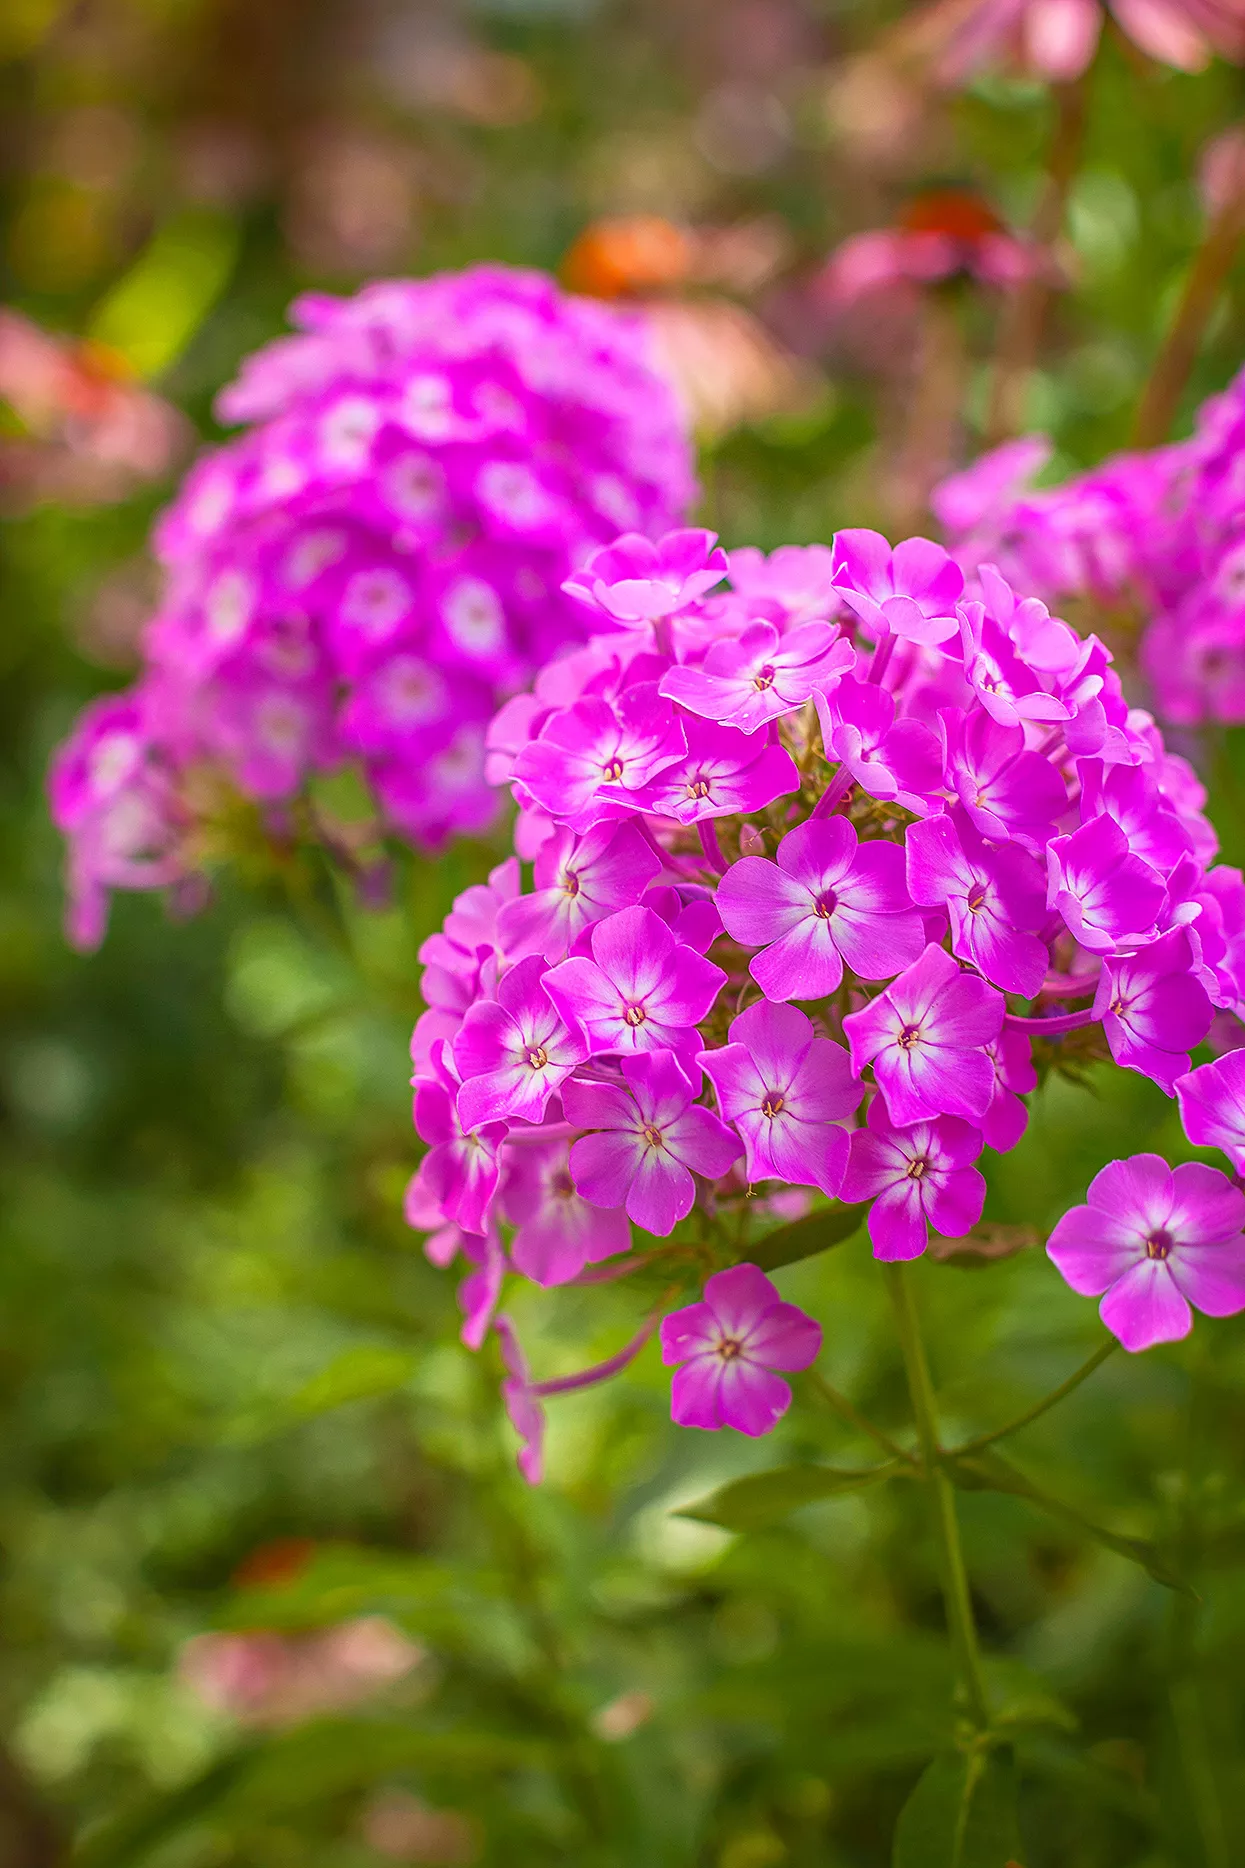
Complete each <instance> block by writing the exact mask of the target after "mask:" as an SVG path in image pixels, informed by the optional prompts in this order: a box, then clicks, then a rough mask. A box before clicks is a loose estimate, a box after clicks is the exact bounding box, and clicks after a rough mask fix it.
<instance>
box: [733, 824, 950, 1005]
mask: <svg viewBox="0 0 1245 1868" xmlns="http://www.w3.org/2000/svg"><path fill="white" fill-rule="evenodd" d="M718 909H719V912H720V913H721V916H722V920H723V922H724V924H725V926H726V930H727V932H728V933H729V934H730V935H731V937H732V938H733V939H734V940H737V941H740V942H742V943H743V945H745V946H748V947H760V948H761V949H762V951H761V952H760V953H758V954H756V955H754V957H753V959H752V961H751V962H750V964H749V969H748V970H749V971H750V973H751V974H752V977H753V978H754V979H755V980H756V982H757V984H758V985H759V986H760V988H761V990H762V992H764V994H765V996H766V998H768V999H820V998H821V997H822V996H823V995H824V994H826V993H828V992H833V991H834V990H835V988H836V987H837V986H838V984H839V982H840V980H841V979H842V977H843V963H844V961H846V962H847V965H848V966H849V967H851V969H852V971H853V972H854V973H857V974H858V975H859V976H860V977H861V978H862V979H886V978H888V977H889V976H890V975H891V974H893V973H897V972H899V970H900V969H901V968H902V967H904V966H907V965H908V963H909V962H910V961H912V960H915V959H916V957H917V955H918V954H919V953H920V951H921V948H922V945H923V942H924V932H923V924H922V921H921V917H920V915H919V914H918V913H917V912H916V911H915V909H914V908H913V907H912V903H911V900H910V898H909V896H908V891H907V887H906V885H905V882H904V860H903V851H902V850H901V849H900V848H899V846H898V845H897V844H894V843H887V842H884V841H882V840H880V839H878V840H874V841H871V842H868V843H860V842H859V840H858V838H857V835H856V831H855V828H854V827H853V826H852V825H851V824H850V823H849V822H848V821H847V819H846V818H844V817H824V818H812V819H810V820H809V821H808V822H807V823H804V824H800V825H798V826H797V828H796V829H795V830H791V831H788V833H787V835H786V836H785V837H784V838H783V840H782V842H781V843H780V844H779V846H778V851H777V861H776V862H770V861H768V859H767V858H765V857H760V856H745V857H743V858H741V860H740V861H739V862H737V863H733V864H732V865H731V867H730V868H729V869H728V870H727V872H726V874H725V875H724V876H723V878H722V880H721V882H720V883H719V884H718Z"/></svg>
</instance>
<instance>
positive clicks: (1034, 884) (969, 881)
mask: <svg viewBox="0 0 1245 1868" xmlns="http://www.w3.org/2000/svg"><path fill="white" fill-rule="evenodd" d="M906 850H907V880H908V893H909V895H910V896H911V897H912V899H913V901H914V902H917V903H919V904H920V906H921V907H923V908H936V907H945V908H946V910H947V913H948V914H949V915H950V917H951V947H952V951H953V952H955V953H957V954H958V955H959V956H960V958H961V959H962V960H971V961H972V963H973V965H974V966H975V967H976V968H977V970H978V971H979V972H980V973H982V974H984V976H985V977H986V979H988V980H989V981H990V982H991V983H992V984H993V985H995V986H999V987H1001V988H1002V990H1003V991H1004V992H1017V993H1020V994H1021V995H1022V996H1023V997H1024V998H1026V999H1031V998H1032V997H1033V995H1034V994H1035V993H1036V992H1037V990H1038V988H1039V986H1040V985H1041V984H1042V981H1043V979H1044V978H1045V977H1046V969H1047V965H1048V964H1049V959H1050V955H1049V952H1048V950H1047V947H1046V944H1045V942H1044V941H1041V940H1039V939H1038V938H1037V934H1036V929H1038V928H1040V927H1041V926H1042V924H1043V922H1044V921H1045V919H1046V889H1045V877H1044V876H1043V874H1042V871H1041V870H1040V869H1039V868H1038V865H1037V864H1036V862H1035V861H1034V860H1033V858H1032V857H1031V856H1029V855H1028V854H1027V853H1026V852H1025V851H1024V850H1022V849H1021V848H1020V846H1019V845H1018V844H1015V843H1004V844H993V845H992V844H988V843H986V842H984V841H983V839H982V838H981V837H980V836H979V835H978V833H977V831H976V830H975V829H974V828H973V826H972V824H971V823H970V822H969V821H968V819H967V818H965V817H963V816H961V815H960V814H959V813H955V814H953V815H952V814H947V815H943V816H939V817H928V818H926V819H925V820H924V822H923V823H919V824H912V825H910V826H909V829H908V834H907V839H906Z"/></svg>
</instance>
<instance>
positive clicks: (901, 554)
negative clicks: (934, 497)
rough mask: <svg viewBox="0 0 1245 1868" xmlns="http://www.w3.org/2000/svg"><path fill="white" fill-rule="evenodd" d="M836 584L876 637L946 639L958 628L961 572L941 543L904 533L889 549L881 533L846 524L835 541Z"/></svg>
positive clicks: (914, 640) (917, 640)
mask: <svg viewBox="0 0 1245 1868" xmlns="http://www.w3.org/2000/svg"><path fill="white" fill-rule="evenodd" d="M834 564H835V588H836V590H837V591H838V593H839V595H840V596H841V597H842V598H843V601H844V602H845V603H846V604H847V605H848V607H849V608H850V609H851V610H853V611H854V612H855V614H856V615H857V616H858V617H859V618H860V620H861V622H862V623H863V624H864V626H865V629H866V630H867V631H868V633H869V634H870V636H872V637H873V638H874V639H875V640H878V639H880V638H881V637H883V636H888V635H894V636H902V637H905V638H906V639H907V640H908V641H910V642H922V643H930V644H932V643H939V642H946V641H947V640H948V639H949V638H950V637H951V636H953V635H954V634H955V633H956V630H957V628H958V627H959V625H958V623H957V620H956V604H957V602H958V601H959V598H960V597H961V595H962V594H963V590H964V573H963V572H962V571H961V570H960V567H959V565H958V564H956V562H955V560H954V559H953V558H951V557H949V556H948V555H947V553H946V552H945V551H944V550H943V548H942V546H941V545H935V544H933V543H932V542H931V541H930V540H929V539H928V538H905V539H904V540H902V542H901V543H900V544H898V545H896V547H895V549H894V550H893V551H892V550H891V547H890V545H889V543H888V542H887V540H886V539H884V538H883V537H882V534H881V533H880V532H869V531H865V530H863V529H849V530H846V531H843V532H839V533H837V534H836V535H835V540H834Z"/></svg>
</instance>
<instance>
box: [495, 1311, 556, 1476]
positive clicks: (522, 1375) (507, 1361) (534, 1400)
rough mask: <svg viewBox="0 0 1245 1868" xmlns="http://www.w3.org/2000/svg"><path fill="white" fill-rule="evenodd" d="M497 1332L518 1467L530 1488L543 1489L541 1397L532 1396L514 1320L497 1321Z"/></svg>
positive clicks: (505, 1398)
mask: <svg viewBox="0 0 1245 1868" xmlns="http://www.w3.org/2000/svg"><path fill="white" fill-rule="evenodd" d="M493 1329H494V1331H495V1332H496V1335H497V1342H498V1347H499V1348H500V1350H501V1360H502V1367H503V1368H504V1369H505V1371H506V1373H505V1376H504V1377H503V1380H502V1384H501V1398H502V1402H503V1404H504V1406H505V1409H506V1413H507V1415H508V1416H509V1418H510V1425H511V1426H512V1427H513V1428H514V1430H515V1432H516V1433H517V1434H518V1436H519V1452H518V1455H517V1459H516V1464H517V1465H518V1468H519V1471H520V1472H521V1473H522V1474H523V1477H524V1478H525V1479H526V1480H527V1482H528V1484H529V1485H539V1484H540V1482H541V1480H542V1479H543V1478H544V1476H545V1410H544V1408H543V1407H542V1406H541V1405H540V1399H539V1397H538V1396H537V1395H535V1394H534V1393H533V1392H532V1378H531V1375H530V1374H529V1372H528V1366H527V1357H526V1356H525V1355H524V1353H523V1345H522V1344H521V1343H520V1341H519V1338H518V1336H517V1334H516V1332H515V1327H514V1325H513V1323H512V1322H511V1321H510V1318H509V1317H507V1316H499V1317H497V1318H495V1319H494V1322H493Z"/></svg>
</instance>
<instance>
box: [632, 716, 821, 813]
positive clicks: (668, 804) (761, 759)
mask: <svg viewBox="0 0 1245 1868" xmlns="http://www.w3.org/2000/svg"><path fill="white" fill-rule="evenodd" d="M683 727H684V731H685V733H686V734H687V756H686V758H685V759H682V760H679V761H678V762H677V763H676V764H674V765H668V766H667V767H666V768H665V770H664V771H662V772H660V773H659V774H658V776H657V777H656V778H655V779H654V780H653V781H652V783H651V784H649V785H646V786H645V787H644V789H643V790H642V791H640V792H637V794H636V799H635V803H636V809H637V810H641V811H646V812H651V813H652V814H653V815H654V816H657V817H672V818H673V819H674V820H675V822H676V823H679V824H696V823H699V822H700V821H701V820H702V819H703V818H710V817H730V816H734V815H735V814H740V815H744V814H747V813H748V812H750V811H761V810H764V808H765V806H766V805H767V804H772V803H773V802H774V800H775V799H776V798H781V797H783V796H784V795H785V794H786V793H788V792H793V791H798V790H799V788H800V775H799V772H798V771H797V770H796V766H795V761H794V760H793V759H792V757H791V754H790V753H789V752H788V751H787V750H786V748H785V747H783V746H780V745H779V744H778V741H777V739H776V738H774V737H773V730H772V728H771V729H769V730H767V729H766V728H764V727H762V728H760V729H758V730H757V731H756V732H752V733H741V732H739V731H738V730H737V729H736V728H734V727H725V726H719V725H717V723H716V722H715V721H712V720H700V719H697V718H695V717H694V716H693V717H691V718H689V719H687V720H685V721H684V723H683Z"/></svg>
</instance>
